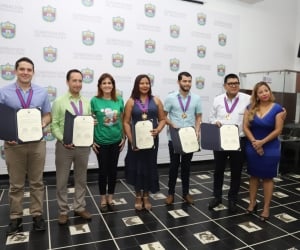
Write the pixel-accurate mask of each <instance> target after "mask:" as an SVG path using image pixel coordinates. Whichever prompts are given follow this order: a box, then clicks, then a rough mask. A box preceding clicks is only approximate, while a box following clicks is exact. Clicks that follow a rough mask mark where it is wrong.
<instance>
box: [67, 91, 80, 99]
mask: <svg viewBox="0 0 300 250" xmlns="http://www.w3.org/2000/svg"><path fill="white" fill-rule="evenodd" d="M67 95H68V98H69V99H70V100H72V99H73V100H80V99H81V94H80V93H79V96H78V97H76V98H75V97H73V96H72V94H71V93H70V91H68V93H67Z"/></svg>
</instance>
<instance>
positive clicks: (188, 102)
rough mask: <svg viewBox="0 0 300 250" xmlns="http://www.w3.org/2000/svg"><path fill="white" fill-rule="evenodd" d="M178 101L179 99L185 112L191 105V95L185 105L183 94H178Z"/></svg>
mask: <svg viewBox="0 0 300 250" xmlns="http://www.w3.org/2000/svg"><path fill="white" fill-rule="evenodd" d="M178 101H179V104H180V107H181V110H182V111H183V113H184V114H185V112H186V111H187V109H188V108H189V106H190V102H191V96H190V95H189V96H188V99H187V102H186V104H185V107H184V106H183V102H182V99H181V96H180V95H178Z"/></svg>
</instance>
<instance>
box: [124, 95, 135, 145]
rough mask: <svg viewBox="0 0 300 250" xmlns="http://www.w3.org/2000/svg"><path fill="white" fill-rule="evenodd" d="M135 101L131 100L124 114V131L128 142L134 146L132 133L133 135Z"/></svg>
mask: <svg viewBox="0 0 300 250" xmlns="http://www.w3.org/2000/svg"><path fill="white" fill-rule="evenodd" d="M133 105H134V101H133V99H132V98H129V99H128V101H127V102H126V104H125V109H124V114H123V129H124V133H125V134H126V136H127V138H128V141H129V142H130V143H131V144H132V133H131V113H132V109H133Z"/></svg>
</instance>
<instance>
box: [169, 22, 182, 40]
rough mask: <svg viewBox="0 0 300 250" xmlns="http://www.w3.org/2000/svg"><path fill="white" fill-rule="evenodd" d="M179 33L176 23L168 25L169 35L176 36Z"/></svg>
mask: <svg viewBox="0 0 300 250" xmlns="http://www.w3.org/2000/svg"><path fill="white" fill-rule="evenodd" d="M179 35H180V27H179V26H178V25H176V24H173V25H170V36H171V37H173V38H178V37H179Z"/></svg>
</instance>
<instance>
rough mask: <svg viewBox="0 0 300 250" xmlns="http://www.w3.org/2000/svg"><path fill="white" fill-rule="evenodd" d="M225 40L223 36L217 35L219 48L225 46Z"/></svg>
mask: <svg viewBox="0 0 300 250" xmlns="http://www.w3.org/2000/svg"><path fill="white" fill-rule="evenodd" d="M226 40H227V37H226V35H225V34H219V35H218V41H219V45H220V46H225V45H226Z"/></svg>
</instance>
